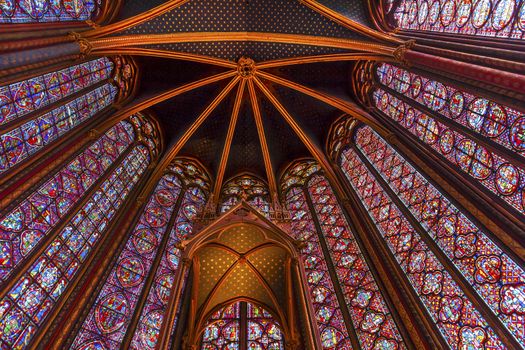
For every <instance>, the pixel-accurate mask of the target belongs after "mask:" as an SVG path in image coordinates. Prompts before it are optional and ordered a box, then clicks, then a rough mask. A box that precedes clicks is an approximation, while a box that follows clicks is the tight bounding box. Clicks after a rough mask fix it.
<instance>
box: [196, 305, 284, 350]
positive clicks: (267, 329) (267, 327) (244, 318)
mask: <svg viewBox="0 0 525 350" xmlns="http://www.w3.org/2000/svg"><path fill="white" fill-rule="evenodd" d="M241 323H243V324H242V325H241ZM243 328H245V329H246V334H241V329H243ZM241 338H243V339H242V340H241ZM241 343H243V344H244V343H245V344H247V345H246V349H247V350H284V336H283V333H282V330H281V326H280V325H279V323H278V322H277V321H276V320H275V319H274V317H273V316H272V314H270V313H269V312H268V311H266V310H265V309H264V308H262V307H260V306H257V305H254V304H252V303H249V302H236V303H233V304H231V305H229V306H227V307H224V308H222V309H219V310H218V311H216V312H214V313H213V314H212V315H211V317H210V318H209V320H208V321H207V323H206V327H205V328H204V332H203V334H202V346H201V349H202V350H217V349H221V350H237V349H241Z"/></svg>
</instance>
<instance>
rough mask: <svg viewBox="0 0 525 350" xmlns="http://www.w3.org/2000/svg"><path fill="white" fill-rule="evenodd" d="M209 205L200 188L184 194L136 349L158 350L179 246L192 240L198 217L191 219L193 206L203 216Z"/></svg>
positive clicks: (145, 309)
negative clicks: (189, 208) (191, 207)
mask: <svg viewBox="0 0 525 350" xmlns="http://www.w3.org/2000/svg"><path fill="white" fill-rule="evenodd" d="M205 202H206V196H205V195H204V192H203V191H202V190H201V189H200V188H189V189H187V190H186V193H185V194H184V198H183V200H182V202H181V206H180V208H181V210H179V212H178V214H177V217H176V219H175V224H174V227H173V229H172V230H171V232H170V235H169V238H168V243H167V245H166V248H165V249H164V251H163V253H162V258H161V262H160V265H159V267H158V268H157V271H156V272H155V277H154V282H153V286H152V287H151V289H150V290H149V292H148V296H147V298H146V302H145V304H144V307H143V308H142V311H141V314H140V318H139V323H138V325H137V329H136V331H135V333H134V334H133V339H132V341H131V348H132V349H155V346H156V345H157V341H158V337H159V335H160V329H161V326H162V324H163V321H164V318H165V317H166V315H167V311H168V301H169V298H170V295H171V293H170V292H171V289H172V286H173V281H174V280H175V276H176V273H177V269H178V266H179V260H180V257H181V251H180V250H179V249H178V248H177V244H178V243H180V242H181V241H182V240H184V239H188V238H190V234H191V231H192V227H193V220H194V218H195V217H194V216H192V215H190V216H189V217H188V215H187V212H188V211H187V210H186V211H185V210H184V208H188V207H189V206H194V207H195V210H192V211H191V212H192V213H193V212H195V213H197V212H200V211H201V210H202V209H203V207H204V204H205Z"/></svg>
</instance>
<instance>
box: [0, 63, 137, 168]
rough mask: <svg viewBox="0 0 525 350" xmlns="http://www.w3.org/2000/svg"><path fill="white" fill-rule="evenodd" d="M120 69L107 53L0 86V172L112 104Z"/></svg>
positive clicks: (117, 91)
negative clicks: (0, 129) (106, 56)
mask: <svg viewBox="0 0 525 350" xmlns="http://www.w3.org/2000/svg"><path fill="white" fill-rule="evenodd" d="M119 62H120V60H119ZM122 73H123V72H121V70H120V69H118V72H117V71H116V69H115V63H113V61H111V60H110V59H108V58H105V57H103V58H100V59H97V60H92V61H89V62H85V63H81V64H78V65H75V66H72V67H69V68H65V69H62V70H60V71H56V72H51V73H48V74H44V75H40V76H37V77H34V78H30V79H27V80H24V81H20V82H16V83H12V84H9V85H5V86H2V87H0V126H2V131H1V132H0V174H1V173H3V172H6V171H7V170H9V169H11V168H12V167H13V166H15V165H17V164H19V163H20V162H22V161H23V160H25V159H28V158H29V157H31V156H33V155H34V154H35V153H36V152H38V151H40V150H42V149H43V148H44V147H45V146H47V145H48V144H50V143H52V142H53V141H55V140H57V139H58V138H60V137H63V136H64V135H66V134H68V133H70V132H71V131H72V130H73V129H75V128H76V127H77V126H79V125H80V124H83V123H85V122H86V121H88V120H91V119H92V118H93V117H94V116H95V115H97V113H99V112H100V111H102V110H104V109H105V108H107V107H108V106H110V105H111V104H112V103H113V102H114V101H115V98H116V96H117V94H118V93H119V88H118V87H117V85H116V84H114V83H113V81H117V80H119V79H121V80H124V78H121V77H119V75H120V74H122ZM127 79H129V77H127Z"/></svg>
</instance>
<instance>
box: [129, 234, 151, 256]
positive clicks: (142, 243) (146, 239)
mask: <svg viewBox="0 0 525 350" xmlns="http://www.w3.org/2000/svg"><path fill="white" fill-rule="evenodd" d="M132 242H133V245H134V246H135V249H137V252H139V254H147V253H151V252H152V251H153V249H155V247H156V246H157V236H156V235H155V233H154V232H153V231H151V230H148V229H144V228H143V229H140V230H138V231H136V232H135V234H134V235H133V239H132Z"/></svg>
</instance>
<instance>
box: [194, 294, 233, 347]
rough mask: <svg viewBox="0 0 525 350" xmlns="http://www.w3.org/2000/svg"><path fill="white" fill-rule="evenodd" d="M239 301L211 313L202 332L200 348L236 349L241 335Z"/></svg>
mask: <svg viewBox="0 0 525 350" xmlns="http://www.w3.org/2000/svg"><path fill="white" fill-rule="evenodd" d="M240 323H241V303H234V304H231V305H229V306H227V307H225V308H223V309H220V310H218V311H216V312H215V313H214V314H213V315H211V317H210V319H209V320H208V322H207V323H206V328H204V332H203V334H202V347H201V349H202V350H216V349H221V350H223V349H224V350H238V349H239V348H240V337H241V334H240V333H241V324H240Z"/></svg>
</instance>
